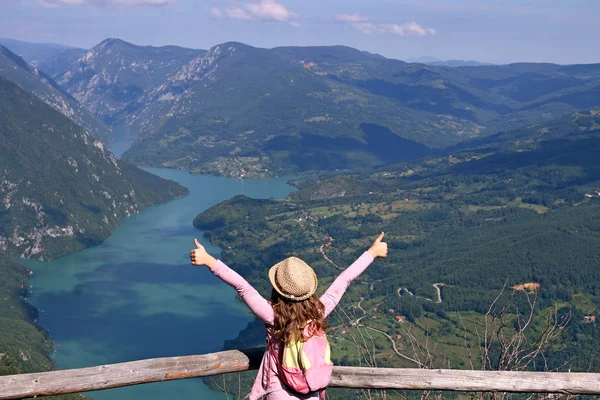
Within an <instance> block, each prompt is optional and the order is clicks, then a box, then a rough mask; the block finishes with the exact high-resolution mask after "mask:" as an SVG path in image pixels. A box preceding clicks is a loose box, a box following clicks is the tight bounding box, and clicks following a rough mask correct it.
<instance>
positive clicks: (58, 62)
mask: <svg viewBox="0 0 600 400" xmlns="http://www.w3.org/2000/svg"><path fill="white" fill-rule="evenodd" d="M86 53H87V50H85V49H67V50H64V51H61V52H60V53H58V54H55V55H53V56H51V57H47V58H45V59H44V60H42V61H40V62H39V63H36V64H35V67H36V68H37V69H39V70H40V71H44V73H45V74H47V75H49V76H50V77H51V78H52V79H54V80H56V79H57V78H58V77H60V76H61V75H62V74H64V72H65V71H66V70H67V69H69V68H70V67H71V66H72V65H73V64H75V63H76V62H77V60H79V59H80V58H81V57H82V56H84V55H85V54H86Z"/></svg>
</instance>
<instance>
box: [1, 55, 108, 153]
mask: <svg viewBox="0 0 600 400" xmlns="http://www.w3.org/2000/svg"><path fill="white" fill-rule="evenodd" d="M0 77H3V78H6V79H8V80H10V81H12V82H14V83H16V84H17V85H19V86H20V87H21V88H23V89H24V90H26V91H27V92H29V93H32V94H33V95H35V96H36V97H38V98H39V99H41V100H42V101H44V102H45V103H46V104H48V105H49V106H51V107H52V108H54V109H55V110H57V111H59V112H60V113H61V114H63V115H65V116H66V117H68V118H70V119H71V120H72V121H73V122H75V123H76V124H77V125H79V126H81V127H82V128H83V129H84V130H85V131H87V132H89V133H90V134H91V135H93V136H94V137H96V138H98V139H100V140H102V141H104V142H110V141H112V140H113V137H114V136H113V133H112V131H111V130H110V129H109V128H107V127H106V125H104V124H103V123H102V122H101V121H99V120H98V119H97V118H96V117H94V116H93V115H92V114H90V112H88V111H87V110H85V109H84V108H83V107H81V106H80V105H79V103H78V102H77V101H76V100H75V99H73V97H71V96H70V95H69V94H68V93H67V92H65V91H64V90H63V89H61V88H60V86H58V84H56V82H54V81H53V80H52V79H51V78H50V77H48V76H47V75H46V74H44V73H43V72H41V71H39V70H38V69H36V68H34V67H32V66H30V65H29V64H27V63H26V62H25V60H23V59H22V58H21V57H19V56H17V55H16V54H15V53H13V52H11V51H10V50H8V49H7V48H6V47H3V46H1V45H0Z"/></svg>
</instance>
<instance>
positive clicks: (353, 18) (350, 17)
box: [335, 13, 367, 22]
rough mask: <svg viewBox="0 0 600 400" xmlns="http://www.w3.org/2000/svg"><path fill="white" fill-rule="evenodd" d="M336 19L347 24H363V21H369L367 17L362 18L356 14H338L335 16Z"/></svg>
mask: <svg viewBox="0 0 600 400" xmlns="http://www.w3.org/2000/svg"><path fill="white" fill-rule="evenodd" d="M335 19H336V20H338V21H345V22H361V21H366V20H367V19H366V18H365V17H361V16H360V15H358V14H356V13H354V14H338V15H336V16H335Z"/></svg>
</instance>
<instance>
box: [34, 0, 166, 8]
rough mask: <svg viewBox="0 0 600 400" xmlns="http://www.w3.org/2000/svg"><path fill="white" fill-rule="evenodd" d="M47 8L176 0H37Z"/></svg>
mask: <svg viewBox="0 0 600 400" xmlns="http://www.w3.org/2000/svg"><path fill="white" fill-rule="evenodd" d="M37 2H38V3H39V4H40V5H42V6H44V7H49V8H56V7H69V6H166V5H167V4H172V3H175V2H176V0H37Z"/></svg>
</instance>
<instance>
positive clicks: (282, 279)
mask: <svg viewBox="0 0 600 400" xmlns="http://www.w3.org/2000/svg"><path fill="white" fill-rule="evenodd" d="M269 280H270V281H271V284H272V285H273V288H274V289H275V290H276V291H277V292H278V293H279V294H280V295H281V296H283V297H285V298H286V299H289V300H293V301H301V300H306V299H308V298H309V297H310V296H312V295H313V294H314V293H315V291H316V290H317V275H316V274H315V271H313V269H312V268H311V267H310V266H309V265H308V264H307V263H305V262H304V261H302V260H301V259H299V258H298V257H289V258H286V259H285V260H283V261H281V262H278V263H277V264H275V265H274V266H272V267H271V269H270V270H269Z"/></svg>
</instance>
